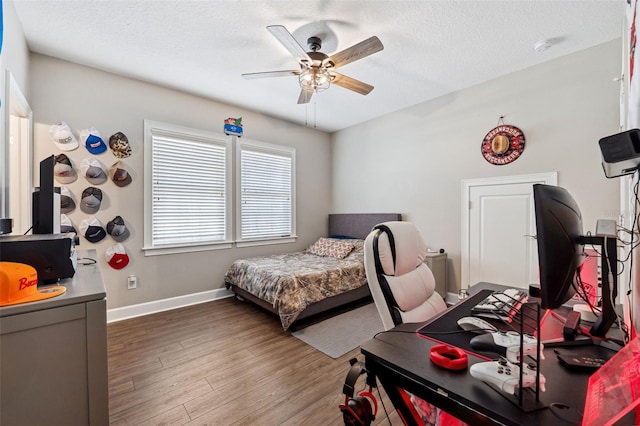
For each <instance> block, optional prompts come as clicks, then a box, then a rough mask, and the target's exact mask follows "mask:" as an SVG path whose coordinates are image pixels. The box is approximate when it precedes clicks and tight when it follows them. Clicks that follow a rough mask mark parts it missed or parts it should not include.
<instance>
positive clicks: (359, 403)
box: [339, 358, 378, 426]
mask: <svg viewBox="0 0 640 426" xmlns="http://www.w3.org/2000/svg"><path fill="white" fill-rule="evenodd" d="M349 364H351V368H350V369H349V372H348V373H347V378H346V379H345V382H344V387H343V388H342V392H343V393H344V394H345V398H344V404H340V406H339V407H340V411H342V419H343V420H344V424H345V425H348V426H351V425H354V426H368V425H370V424H371V422H373V420H375V418H376V414H378V402H377V401H376V398H375V397H374V396H373V394H372V393H371V389H372V388H374V387H376V378H375V376H373V375H369V373H368V372H367V370H366V368H365V365H364V363H363V362H360V361H358V360H357V359H355V358H352V359H350V360H349ZM364 373H367V385H369V390H367V391H364V392H360V393H359V394H358V396H355V397H354V396H353V393H354V387H355V385H356V382H357V381H358V377H360V376H361V375H362V374H364Z"/></svg>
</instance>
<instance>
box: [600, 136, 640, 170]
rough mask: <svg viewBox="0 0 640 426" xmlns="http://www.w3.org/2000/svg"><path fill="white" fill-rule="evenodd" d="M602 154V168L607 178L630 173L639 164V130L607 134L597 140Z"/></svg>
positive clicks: (636, 168)
mask: <svg viewBox="0 0 640 426" xmlns="http://www.w3.org/2000/svg"><path fill="white" fill-rule="evenodd" d="M598 144H599V145H600V152H601V154H602V168H603V169H604V175H605V176H606V177H608V178H614V177H618V176H624V175H630V174H633V173H635V171H636V170H638V166H639V165H640V130H638V129H631V130H627V131H626V132H621V133H616V134H615V135H611V136H607V137H604V138H602V139H600V141H599V142H598Z"/></svg>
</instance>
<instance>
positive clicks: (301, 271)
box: [225, 239, 366, 330]
mask: <svg viewBox="0 0 640 426" xmlns="http://www.w3.org/2000/svg"><path fill="white" fill-rule="evenodd" d="M345 241H346V242H352V243H353V244H354V246H355V247H354V249H353V250H352V251H351V252H350V253H349V254H348V255H347V256H346V257H345V258H343V259H337V258H334V257H330V256H318V255H316V254H311V253H308V252H306V251H301V252H295V253H286V254H278V255H271V256H260V257H252V258H246V259H239V260H236V261H235V262H234V263H233V264H232V265H231V267H229V269H228V270H227V273H226V274H225V283H226V285H227V287H229V286H231V285H235V286H237V287H239V288H241V289H243V290H245V291H247V292H249V293H251V294H252V295H254V296H256V297H258V298H260V299H262V300H264V301H266V302H268V303H269V304H271V305H272V306H273V308H274V310H275V311H276V312H277V313H278V315H279V316H280V321H281V322H282V327H283V328H284V329H285V330H286V329H288V328H289V326H290V325H291V324H293V322H294V321H295V320H296V319H297V317H298V316H299V315H300V313H302V311H304V310H305V309H306V308H307V307H308V306H309V305H311V304H313V303H316V302H319V301H321V300H324V299H326V298H329V297H332V296H336V295H339V294H342V293H346V292H348V291H350V290H354V289H357V288H359V287H362V286H363V285H366V274H365V271H364V249H363V243H364V241H363V240H358V239H353V240H345Z"/></svg>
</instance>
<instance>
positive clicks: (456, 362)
mask: <svg viewBox="0 0 640 426" xmlns="http://www.w3.org/2000/svg"><path fill="white" fill-rule="evenodd" d="M430 357H431V361H432V362H433V363H434V364H435V365H438V366H440V367H442V368H446V369H447V370H464V369H465V368H467V364H468V359H467V354H466V353H465V352H464V351H463V350H462V349H460V348H456V347H455V346H449V345H435V346H434V347H432V348H431V354H430Z"/></svg>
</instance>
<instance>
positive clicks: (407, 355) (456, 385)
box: [361, 304, 590, 425]
mask: <svg viewBox="0 0 640 426" xmlns="http://www.w3.org/2000/svg"><path fill="white" fill-rule="evenodd" d="M459 305H460V304H459ZM459 305H454V306H452V307H450V308H449V309H447V310H446V311H445V312H443V313H442V314H441V315H439V316H438V317H436V318H435V319H432V320H430V321H428V322H427V323H424V324H402V325H399V326H397V327H395V328H394V329H392V330H389V331H387V332H384V333H381V334H378V335H377V336H375V337H374V338H373V339H372V340H370V341H368V342H367V343H365V344H364V345H362V346H361V352H362V353H363V354H364V356H365V362H366V365H367V369H369V370H370V371H371V372H373V373H375V374H376V375H377V376H378V378H379V379H380V381H381V383H382V384H383V385H385V382H386V383H387V384H389V383H392V384H394V385H396V386H399V387H402V388H404V389H406V390H407V391H409V392H412V393H414V394H416V395H417V396H420V397H422V398H423V399H425V400H426V401H428V402H431V403H432V404H434V405H436V406H438V407H440V408H442V409H444V410H445V411H448V412H449V413H450V414H452V415H454V416H456V417H458V418H460V419H461V420H463V421H466V422H467V423H469V424H474V425H479V424H505V425H540V424H553V425H563V424H566V425H568V424H576V423H575V422H567V421H564V420H563V419H561V418H560V417H558V416H557V415H556V414H555V413H554V411H555V410H551V409H549V408H542V409H540V410H537V411H533V412H529V413H526V412H524V411H523V410H521V409H520V408H519V407H518V406H517V405H516V404H515V403H513V402H512V401H509V400H508V398H509V396H505V395H504V394H502V393H499V392H497V391H496V390H494V389H493V388H491V387H490V386H489V385H487V384H486V383H484V382H482V381H480V380H478V379H475V378H473V377H471V375H470V374H469V371H468V369H467V370H462V371H449V370H445V369H442V368H440V367H438V366H436V365H435V364H433V363H432V362H431V361H430V359H429V350H430V348H431V347H432V346H434V345H436V344H438V342H437V341H434V340H431V339H428V338H425V337H423V336H421V335H419V334H418V333H417V332H418V330H420V329H422V328H423V327H425V324H428V325H427V327H425V330H428V329H430V328H434V329H440V330H442V329H446V330H451V331H457V330H459V328H458V326H457V324H456V322H455V321H456V319H457V318H460V317H462V316H465V315H466V313H465V312H460V310H456V309H460V306H459ZM462 305H463V306H464V304H462ZM456 312H457V314H456ZM452 315H453V316H452ZM456 315H457V316H456ZM453 317H456V319H454V318H453ZM443 323H444V324H443ZM432 325H433V326H432ZM455 336H456V339H458V341H462V342H465V341H468V340H470V339H471V338H472V337H474V336H476V334H474V333H471V332H462V333H456V334H455ZM433 337H434V338H436V336H435V335H434V336H433ZM439 340H442V339H439ZM461 346H464V345H461ZM544 354H545V359H544V360H541V365H540V368H541V370H540V371H541V372H542V374H543V375H544V376H545V378H546V392H540V401H541V403H542V404H544V405H545V406H549V404H552V403H556V404H557V403H560V404H564V405H566V406H568V407H571V408H570V409H568V410H565V411H563V414H565V417H571V415H575V414H577V413H580V412H582V410H583V407H584V401H585V395H586V389H587V381H588V378H589V375H590V373H588V372H581V371H575V370H568V369H566V368H565V367H563V366H562V365H561V364H560V363H559V361H558V359H557V357H556V356H555V354H554V353H553V349H551V348H545V350H544ZM485 355H486V354H485ZM485 361H486V360H485V359H482V358H480V357H477V356H474V355H472V354H470V355H469V365H472V364H474V363H477V362H485ZM386 388H387V385H385V389H386ZM387 391H388V390H387ZM530 393H531V392H530ZM578 423H579V422H578Z"/></svg>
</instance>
